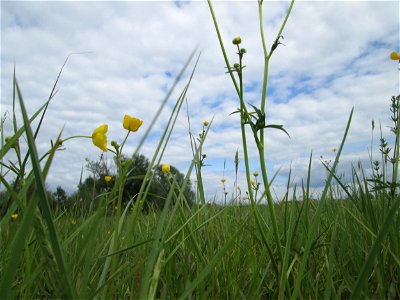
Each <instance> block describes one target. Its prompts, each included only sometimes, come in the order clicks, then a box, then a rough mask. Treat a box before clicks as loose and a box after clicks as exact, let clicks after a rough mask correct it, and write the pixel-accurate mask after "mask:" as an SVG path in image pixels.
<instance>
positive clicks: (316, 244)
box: [0, 198, 400, 299]
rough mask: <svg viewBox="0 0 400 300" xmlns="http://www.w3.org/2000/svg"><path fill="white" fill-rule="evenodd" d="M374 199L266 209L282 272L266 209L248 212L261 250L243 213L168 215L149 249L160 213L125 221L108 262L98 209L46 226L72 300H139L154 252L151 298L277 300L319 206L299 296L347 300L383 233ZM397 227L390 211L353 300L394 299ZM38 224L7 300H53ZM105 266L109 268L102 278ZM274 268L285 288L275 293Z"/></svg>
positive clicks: (230, 209) (240, 209)
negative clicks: (272, 212)
mask: <svg viewBox="0 0 400 300" xmlns="http://www.w3.org/2000/svg"><path fill="white" fill-rule="evenodd" d="M382 200H383V199H367V200H366V201H365V202H364V200H363V199H361V198H357V199H356V201H352V200H342V201H338V200H335V199H329V200H327V201H326V202H325V203H322V202H320V201H315V200H309V199H305V201H291V202H282V203H280V204H276V212H277V217H278V223H279V228H280V238H281V244H282V245H283V251H284V253H285V258H286V265H285V268H284V269H282V267H283V262H282V261H280V260H279V254H278V251H277V248H276V246H277V245H276V243H274V240H273V235H272V231H271V226H272V224H271V222H270V221H269V220H270V216H269V212H268V209H267V207H266V206H259V207H258V209H259V212H260V215H261V216H262V217H263V219H264V220H265V233H266V237H267V241H266V242H267V243H265V241H264V240H263V237H262V236H261V234H260V232H259V231H258V227H257V224H256V222H255V219H254V217H253V211H252V208H251V206H249V205H241V206H227V207H221V206H217V205H206V206H202V207H192V208H190V209H189V208H182V207H181V208H179V207H177V208H176V209H177V210H176V211H175V212H174V211H173V210H169V211H167V212H166V214H167V216H168V219H169V220H168V223H167V224H165V226H164V227H163V231H162V234H161V239H162V242H161V243H159V244H158V247H156V246H157V245H155V244H154V237H155V236H157V229H158V228H157V225H158V224H159V220H160V218H162V216H161V215H162V213H161V212H159V211H151V212H148V213H141V214H140V216H139V218H138V219H137V222H136V224H134V226H133V227H131V226H129V225H132V224H129V218H130V217H131V213H128V214H127V215H126V218H125V219H124V220H123V221H124V222H123V223H122V226H121V231H120V232H119V239H118V244H119V246H118V249H119V250H118V251H117V253H111V256H107V255H109V253H108V248H109V245H110V244H111V240H112V238H113V234H114V223H115V221H116V218H115V217H113V216H110V215H106V214H104V213H99V211H101V210H99V209H96V210H95V211H93V212H91V213H89V215H85V216H80V214H79V212H65V213H62V212H59V213H57V214H56V215H55V216H54V225H55V227H56V230H57V232H58V234H59V238H60V241H61V246H62V248H63V249H64V254H65V260H66V263H67V267H68V277H69V279H70V281H71V285H72V288H73V289H74V290H75V292H76V295H79V297H83V298H93V297H96V296H99V297H101V298H107V299H109V298H132V299H137V298H140V291H141V289H142V288H143V286H144V285H145V283H144V282H143V280H144V279H145V278H146V277H145V276H144V275H145V273H146V268H147V267H148V263H149V262H151V261H152V260H151V256H152V255H153V253H154V251H156V254H157V255H156V260H155V261H154V262H153V263H154V264H153V265H152V270H151V271H152V274H151V276H150V286H149V291H148V292H151V293H153V294H151V293H150V294H151V295H150V296H153V297H155V298H167V299H171V298H172V299H175V298H185V297H191V298H199V299H204V298H207V299H222V298H228V299H270V298H277V297H278V296H279V294H280V293H282V294H281V296H284V297H285V298H286V297H287V296H289V295H291V294H292V293H293V287H294V286H295V282H296V280H299V278H298V274H299V268H300V264H301V261H302V260H303V259H304V246H305V244H306V242H307V240H308V239H309V232H310V226H311V223H312V221H313V218H314V217H315V214H316V211H317V209H318V207H319V206H321V207H322V213H321V214H320V216H319V219H318V222H317V223H318V226H317V230H316V232H315V235H314V237H313V239H312V246H311V251H310V253H309V257H308V262H307V265H306V272H305V273H304V275H303V278H302V280H301V287H300V295H302V297H306V298H317V299H320V298H349V297H350V296H351V295H352V293H353V291H354V288H355V286H356V284H357V281H358V279H359V276H360V271H361V270H362V269H363V267H364V264H365V262H366V260H367V258H368V255H369V254H370V253H371V249H372V248H373V246H374V244H375V242H376V236H377V235H378V234H379V233H380V231H381V230H382V229H383V228H382V226H383V223H384V221H385V219H386V217H387V214H388V208H387V202H386V201H382ZM368 205H372V207H373V209H372V210H370V211H369V213H368V212H367V211H368V209H367V210H365V209H366V208H365V206H368ZM103 212H104V211H103ZM399 220H400V218H399V216H398V211H397V215H396V217H395V218H394V219H393V221H392V222H391V224H390V227H389V228H387V234H386V236H385V237H384V238H383V240H382V242H381V243H380V244H379V246H378V250H377V253H376V255H375V258H374V261H373V263H372V269H371V270H370V271H369V272H368V276H367V279H366V280H365V282H363V284H362V291H361V295H362V297H367V298H379V299H382V298H396V297H398V296H399V292H400V290H399V286H400V284H399V278H400V277H399V276H400V268H399V266H400V265H399V259H400V257H399V253H400V251H399V250H400V249H399V246H400V240H399V231H398V229H399V225H400V223H399ZM41 222H43V223H44V220H42V219H41V218H37V219H36V220H35V224H34V227H36V229H37V230H34V229H31V230H30V233H29V235H28V237H27V239H26V241H25V247H24V251H23V252H22V253H20V255H22V257H21V258H20V263H19V264H18V265H15V266H14V267H15V268H16V276H15V278H13V280H12V288H11V292H10V294H9V296H11V298H53V297H57V296H60V295H63V294H64V292H65V287H63V286H62V282H60V277H59V274H58V272H59V270H58V267H57V264H56V261H55V259H54V254H53V253H52V252H53V251H52V249H51V246H50V245H49V243H48V242H47V240H46V238H45V236H46V230H45V229H43V227H42V226H41V224H36V223H41ZM167 225H169V226H167ZM19 226H21V223H20V221H19V220H18V219H17V220H14V221H13V222H11V223H10V224H9V225H8V226H7V227H6V229H5V230H3V231H2V234H1V241H0V242H1V245H2V246H1V247H0V261H2V262H5V261H7V259H6V257H7V248H8V245H11V244H12V242H13V239H14V237H15V236H16V234H18V232H17V230H18V227H19ZM40 228H42V229H43V230H41V229H40ZM40 234H42V236H40ZM154 247H156V248H154ZM269 251H271V253H269ZM108 258H110V262H109V263H110V268H109V270H108V271H106V273H105V275H104V276H105V278H104V279H102V276H103V274H104V273H103V272H104V266H105V264H106V263H107V259H108ZM274 268H277V270H274ZM283 270H284V276H285V279H284V282H286V283H285V287H280V285H281V284H282V279H281V278H280V277H279V276H280V275H281V273H282V271H283ZM0 274H1V277H2V278H4V276H7V274H5V273H4V265H3V264H2V268H1V273H0ZM280 288H282V289H283V290H282V291H280ZM147 296H149V295H147ZM147 296H146V297H147ZM153 297H152V298H153Z"/></svg>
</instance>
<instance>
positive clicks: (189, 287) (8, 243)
mask: <svg viewBox="0 0 400 300" xmlns="http://www.w3.org/2000/svg"><path fill="white" fill-rule="evenodd" d="M293 3H294V1H292V2H291V5H290V6H288V11H287V15H286V18H284V19H283V23H282V26H281V29H280V31H279V32H278V33H277V35H276V38H275V39H274V40H273V41H269V42H270V47H269V48H268V47H266V41H265V40H264V33H263V29H262V28H263V27H262V26H260V28H261V39H262V43H263V46H264V62H265V67H264V77H263V78H262V80H261V82H262V97H261V102H260V104H259V106H258V107H256V106H253V105H249V104H247V102H246V101H245V99H244V95H243V91H244V89H243V76H245V69H244V59H245V56H246V50H245V49H244V48H242V47H241V45H242V40H241V38H240V37H235V38H233V40H232V44H230V45H229V46H228V45H224V43H223V42H222V38H221V35H220V32H219V29H218V22H217V18H216V16H215V15H214V11H213V9H212V5H211V3H210V2H209V7H210V12H211V14H212V16H213V21H214V25H215V30H216V33H217V34H218V38H219V42H220V46H221V51H222V55H223V57H224V59H225V63H226V68H227V70H228V72H227V73H228V74H227V76H231V79H232V83H233V88H234V92H236V93H237V97H238V106H239V108H238V110H237V111H236V112H235V114H236V115H237V117H238V119H239V121H240V129H241V134H242V141H241V142H242V145H243V154H244V156H243V157H242V158H240V159H241V161H243V162H244V167H245V173H246V186H245V187H244V186H242V187H241V190H240V193H239V191H238V192H236V191H235V192H233V193H232V194H229V193H228V192H226V193H225V199H224V201H217V202H215V203H214V202H213V201H211V200H212V199H208V198H207V195H206V192H205V191H206V190H207V187H205V186H204V185H203V177H202V176H203V175H202V174H203V173H202V168H203V167H204V166H205V158H206V156H205V155H204V154H203V144H204V142H205V141H206V140H207V134H208V132H209V130H210V128H211V127H212V126H213V121H212V120H208V121H205V122H204V124H203V129H202V131H201V132H200V133H196V134H193V135H191V136H190V139H191V145H192V147H191V149H187V151H189V152H191V153H192V154H193V160H192V162H191V164H190V167H189V168H188V170H185V173H184V174H182V173H180V172H179V171H178V170H176V169H175V168H173V167H172V166H169V165H168V164H161V162H162V161H163V154H164V151H165V149H166V148H167V147H168V142H169V138H170V136H171V133H172V132H173V130H174V126H175V122H176V120H177V117H178V115H179V114H180V113H182V112H181V108H182V105H183V104H184V102H185V98H186V93H187V91H188V90H189V89H190V84H191V81H192V76H193V74H194V73H195V71H196V67H197V63H198V60H197V61H196V60H195V59H196V53H197V51H196V50H194V51H193V52H192V54H191V55H190V57H189V58H188V59H187V62H186V64H185V65H184V66H183V67H182V69H181V73H180V74H179V75H178V76H177V78H176V80H175V82H174V84H173V85H172V86H171V87H170V90H169V91H168V93H167V94H166V96H165V99H164V100H163V102H162V105H161V106H160V108H159V111H158V112H157V114H156V115H155V116H154V118H153V119H152V120H148V121H146V122H147V123H148V124H150V125H149V126H148V128H147V129H146V132H145V134H144V136H143V139H142V140H141V141H140V142H139V143H138V145H137V148H136V150H135V152H134V153H129V154H127V153H125V152H124V145H125V142H126V141H127V139H128V138H129V136H130V134H132V133H133V132H135V131H138V130H145V129H143V128H142V127H141V125H142V120H139V119H137V118H133V117H130V116H125V117H124V118H123V117H122V116H121V123H122V124H123V127H124V129H125V130H126V138H125V139H124V140H123V141H118V142H116V141H112V142H109V141H108V140H107V130H108V126H107V125H106V124H103V125H101V126H99V127H97V128H93V134H92V135H91V136H71V137H64V136H63V132H62V130H61V131H60V134H59V136H58V137H53V139H52V143H51V145H52V146H51V148H50V149H49V150H48V152H47V153H45V154H41V155H39V154H38V151H37V145H36V136H37V134H38V132H39V131H40V129H41V127H42V126H44V123H43V122H44V119H43V117H44V116H45V114H46V111H47V108H48V105H49V103H50V102H51V101H53V98H54V96H55V94H54V91H55V90H56V87H57V84H58V78H57V80H56V82H55V84H54V89H53V92H52V93H51V95H50V97H49V99H48V101H47V102H45V103H44V104H43V106H42V107H41V108H40V109H39V110H38V111H37V112H36V113H35V114H34V115H32V116H28V115H27V112H26V109H25V103H24V100H23V95H22V94H21V90H20V85H19V82H18V81H17V75H16V74H14V81H13V91H14V99H13V100H14V103H15V104H16V105H18V106H19V107H20V111H21V115H20V116H17V115H16V114H17V110H14V111H13V112H12V113H11V115H12V123H13V128H14V131H13V132H12V134H10V135H9V136H7V137H6V138H5V139H4V143H2V147H1V150H0V160H1V163H2V172H3V173H2V174H0V180H1V184H2V186H3V187H4V188H5V190H4V191H2V193H1V198H0V298H1V299H3V298H5V299H8V298H10V299H49V298H62V299H64V298H73V299H78V298H85V299H93V298H99V299H298V298H300V299H302V298H308V299H347V298H349V299H371V298H372V299H399V298H400V195H399V189H398V187H399V180H398V162H399V152H400V150H399V148H400V147H399V146H400V138H399V137H400V125H399V121H400V95H399V96H393V97H392V98H391V99H390V101H388V105H387V106H388V107H389V109H390V111H389V118H391V120H392V121H393V127H392V132H393V135H392V136H391V137H390V138H386V137H381V140H380V142H381V143H380V148H379V149H378V151H379V153H380V156H381V159H380V161H372V158H371V165H370V166H369V168H370V169H371V170H372V173H367V172H366V171H364V170H365V169H364V167H363V166H361V165H358V166H357V165H355V166H354V167H353V170H352V174H351V180H350V181H348V182H344V181H342V178H341V176H339V175H338V174H337V168H338V164H339V160H340V156H341V153H342V149H343V147H344V145H345V143H346V139H347V134H348V132H349V128H350V126H351V124H352V116H353V110H352V111H351V112H350V113H349V118H348V123H347V124H346V128H345V130H344V132H343V139H342V142H341V144H340V146H339V147H338V149H333V150H332V152H333V153H334V155H335V159H334V160H333V161H331V162H327V161H322V163H323V165H324V166H325V168H326V178H323V180H325V186H324V187H323V188H322V192H321V193H318V194H317V193H314V192H313V189H312V187H311V179H312V176H313V173H312V170H313V166H312V156H310V160H309V168H308V173H306V174H304V178H303V184H302V185H300V186H291V181H292V178H290V177H289V178H287V182H288V186H287V190H286V193H285V194H284V195H283V196H282V197H281V198H279V199H277V198H276V197H273V196H272V192H271V190H272V187H273V184H274V179H275V176H274V174H267V168H266V160H267V158H266V157H265V151H264V149H265V148H264V146H265V140H264V138H265V135H266V134H268V132H269V131H266V129H273V130H278V131H280V132H281V133H282V134H289V133H288V132H286V129H285V128H284V126H283V125H279V124H266V123H265V122H266V120H265V114H266V96H267V82H268V68H269V60H270V58H271V56H272V55H273V53H274V52H275V51H279V46H280V44H281V38H282V33H283V31H284V28H285V24H286V21H287V19H288V18H289V15H290V12H291V9H292V5H293ZM262 7H263V6H262V1H259V9H260V15H261V16H262ZM227 47H234V49H235V50H237V57H235V58H234V61H235V63H231V62H230V60H229V59H228V56H227V54H226V51H225V48H227ZM388 53H390V50H388ZM394 53H395V52H394ZM390 58H391V59H392V60H394V61H397V60H399V59H400V56H399V55H398V54H397V53H395V54H393V53H392V54H391V56H390ZM388 59H389V58H388ZM200 63H201V62H200ZM189 66H192V70H189V72H191V73H189V74H191V76H189V79H188V80H187V82H186V85H185V87H184V88H183V90H182V91H181V94H180V96H179V97H178V99H177V100H176V101H175V103H174V106H173V110H172V112H171V115H170V117H169V120H168V122H167V124H166V126H165V128H164V131H163V132H162V135H161V138H160V140H159V143H158V146H157V148H156V149H155V154H154V156H153V157H152V158H150V159H149V160H148V161H147V164H146V167H145V168H144V169H143V170H142V171H140V172H139V173H134V171H135V168H137V167H133V166H137V164H136V165H135V159H136V158H137V157H138V156H137V155H138V154H139V153H140V150H141V147H142V145H143V143H145V141H146V138H147V137H148V135H149V134H150V133H151V131H152V128H153V125H154V124H155V122H156V121H157V119H158V117H159V116H160V115H161V113H162V111H163V109H164V107H165V105H166V103H167V101H172V99H170V95H171V94H172V91H173V90H174V89H175V87H176V84H177V83H178V82H180V81H181V80H182V77H183V74H186V72H188V68H189ZM61 71H62V69H61ZM60 74H61V72H60ZM193 80H195V79H193ZM22 85H23V83H21V86H22ZM49 109H50V108H49ZM18 118H21V119H22V124H18V122H17V119H18ZM4 119H5V118H2V123H1V126H2V128H1V129H2V130H1V132H2V135H3V124H4ZM33 124H35V126H33ZM246 128H247V129H250V131H251V133H252V134H251V135H250V136H249V135H248V132H249V130H247V131H246V130H245V129H246ZM373 130H374V129H373ZM246 133H247V135H246ZM71 139H91V141H92V142H93V149H94V151H102V152H105V151H107V152H109V153H111V155H112V156H113V159H114V164H115V169H116V170H117V172H116V174H113V175H112V176H111V174H107V173H98V174H97V177H96V176H95V174H94V176H93V178H95V180H92V181H90V182H86V183H87V185H86V189H84V190H83V189H81V190H80V191H78V193H77V194H75V195H74V196H73V197H71V198H70V199H69V200H68V201H66V202H65V201H64V202H63V203H57V202H54V199H53V198H52V197H53V196H54V195H51V194H49V192H48V191H47V189H46V177H47V176H48V174H49V170H50V168H51V165H52V162H53V160H55V159H57V152H58V151H59V150H61V149H62V148H63V145H65V144H67V143H68V141H69V140H71ZM2 141H3V138H2ZM250 141H251V142H254V143H255V144H256V146H257V151H258V152H257V154H258V158H259V166H258V169H259V170H260V172H259V173H258V172H254V171H252V170H250V166H249V158H248V153H247V149H248V147H247V143H249V142H250ZM389 141H390V142H389ZM22 143H26V145H27V147H22V146H21V145H22ZM25 148H26V149H27V150H26V152H24V151H22V150H21V149H25ZM102 152H101V153H102ZM10 153H13V155H15V157H16V162H15V163H11V162H9V161H8V160H6V159H5V157H6V155H7V154H10ZM237 155H238V154H237ZM238 161H239V158H237V159H236V167H237V164H238V163H239V162H238ZM354 163H355V164H356V163H357V162H354ZM94 169H95V168H94ZM136 170H137V169H136ZM237 172H238V171H237V169H236V173H237ZM8 173H14V175H15V177H13V178H12V179H10V177H9V176H6V175H7V174H8ZM271 175H272V176H271ZM190 178H196V182H195V183H194V184H193V182H192V183H190ZM132 180H137V181H136V182H139V183H140V184H139V185H138V186H137V190H135V192H134V193H133V192H132V193H131V194H127V193H126V187H127V186H128V183H129V185H131V182H132ZM81 183H82V182H81ZM221 183H222V185H223V186H224V185H225V178H222V180H221ZM191 184H192V186H194V188H193V190H191V188H190V187H191ZM224 192H225V190H224ZM239 194H240V195H241V196H242V197H239V196H238V195H239ZM82 199H85V201H82ZM222 203H223V204H222Z"/></svg>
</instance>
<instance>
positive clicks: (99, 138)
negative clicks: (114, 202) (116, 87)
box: [92, 115, 143, 180]
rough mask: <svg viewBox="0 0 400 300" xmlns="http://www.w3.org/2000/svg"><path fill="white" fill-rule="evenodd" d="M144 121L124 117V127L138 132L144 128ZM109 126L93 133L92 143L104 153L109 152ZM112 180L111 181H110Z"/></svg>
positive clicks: (104, 126)
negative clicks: (141, 127)
mask: <svg viewBox="0 0 400 300" xmlns="http://www.w3.org/2000/svg"><path fill="white" fill-rule="evenodd" d="M142 124H143V121H142V120H140V119H138V118H133V117H131V116H129V115H125V116H124V121H123V122H122V125H123V127H124V128H125V129H126V130H128V131H133V132H135V131H138V129H139V128H140V126H142ZM107 131H108V125H107V124H103V125H100V126H99V127H97V128H96V129H95V130H94V131H93V133H92V142H93V144H94V145H95V146H96V147H99V148H100V149H101V150H103V151H104V152H107V151H108V149H107V135H106V133H107ZM110 180H111V179H110Z"/></svg>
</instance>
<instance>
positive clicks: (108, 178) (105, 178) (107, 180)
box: [104, 175, 112, 182]
mask: <svg viewBox="0 0 400 300" xmlns="http://www.w3.org/2000/svg"><path fill="white" fill-rule="evenodd" d="M111 178H112V177H111V176H109V175H106V176H104V180H105V181H106V182H110V181H111Z"/></svg>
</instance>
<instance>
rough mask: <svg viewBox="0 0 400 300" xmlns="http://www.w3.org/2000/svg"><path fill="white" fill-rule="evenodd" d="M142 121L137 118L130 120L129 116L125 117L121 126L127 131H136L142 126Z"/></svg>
mask: <svg viewBox="0 0 400 300" xmlns="http://www.w3.org/2000/svg"><path fill="white" fill-rule="evenodd" d="M142 123H143V121H142V120H140V119H138V118H132V117H131V116H128V115H125V116H124V122H123V126H124V128H125V129H126V130H129V131H133V132H135V131H138V129H139V128H140V126H142Z"/></svg>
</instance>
